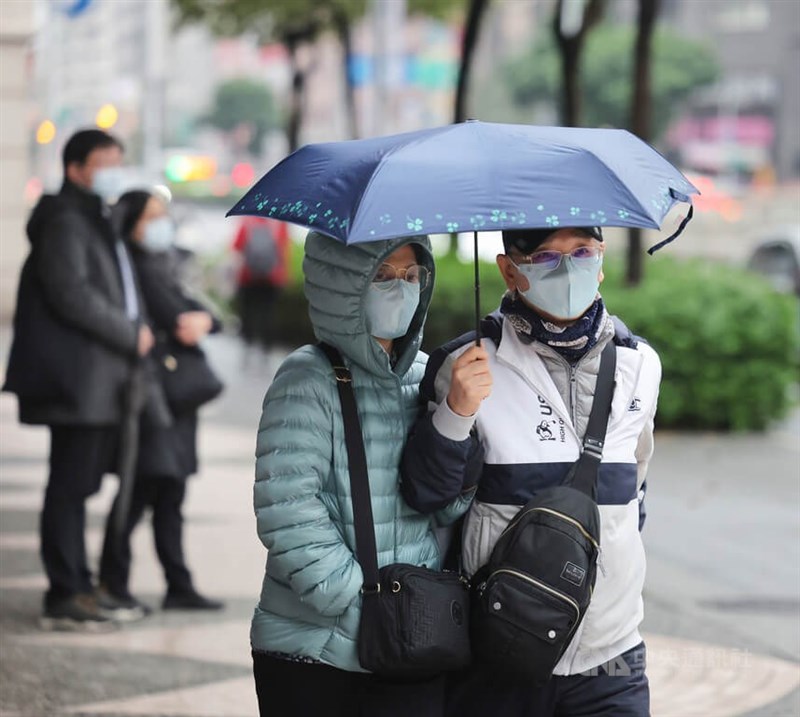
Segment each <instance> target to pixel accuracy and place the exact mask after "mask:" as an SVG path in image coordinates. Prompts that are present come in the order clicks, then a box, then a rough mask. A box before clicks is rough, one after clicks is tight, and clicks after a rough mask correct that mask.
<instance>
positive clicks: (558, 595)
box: [486, 568, 581, 625]
mask: <svg viewBox="0 0 800 717" xmlns="http://www.w3.org/2000/svg"><path fill="white" fill-rule="evenodd" d="M499 573H507V574H508V575H513V576H514V577H517V578H519V579H520V580H524V581H525V582H528V583H530V584H531V585H535V586H536V587H538V588H540V589H542V590H544V591H545V592H547V593H550V594H551V595H553V596H554V597H556V598H557V599H559V600H560V601H561V602H563V603H567V604H568V605H569V606H570V607H571V608H572V609H573V610H574V611H575V620H576V623H575V624H576V625H577V620H579V619H580V616H581V609H580V606H579V605H578V603H577V602H575V600H573V599H572V598H571V597H570V596H569V595H565V594H564V593H562V592H559V591H558V590H556V589H555V588H551V587H550V586H549V585H545V584H544V583H542V582H539V581H538V580H536V579H535V578H532V577H531V576H530V575H526V574H525V573H521V572H519V571H517V570H511V569H509V568H500V569H498V570H495V571H494V572H493V573H492V574H491V575H489V577H488V578H487V579H486V582H487V583H488V582H489V580H491V579H492V578H493V577H494V576H495V575H498V574H499Z"/></svg>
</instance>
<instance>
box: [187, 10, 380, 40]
mask: <svg viewBox="0 0 800 717" xmlns="http://www.w3.org/2000/svg"><path fill="white" fill-rule="evenodd" d="M171 2H172V5H173V7H175V9H176V10H177V14H178V20H179V22H180V23H184V24H187V23H195V22H203V23H205V24H206V25H208V26H209V27H210V28H211V30H212V31H213V32H215V33H217V34H218V35H223V36H231V35H241V34H243V33H245V32H252V33H255V34H256V35H258V36H259V38H260V40H261V41H262V42H286V41H287V40H292V41H299V40H304V41H309V40H313V39H314V37H316V35H317V34H319V33H320V32H322V31H323V30H326V29H329V28H330V27H331V26H332V24H333V21H334V17H335V16H336V15H337V14H341V15H344V16H345V17H347V18H348V19H349V20H353V19H355V18H358V17H361V16H362V15H363V14H364V13H365V12H366V7H367V0H269V1H268V2H267V1H266V0H171Z"/></svg>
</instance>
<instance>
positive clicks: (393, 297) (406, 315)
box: [364, 279, 419, 339]
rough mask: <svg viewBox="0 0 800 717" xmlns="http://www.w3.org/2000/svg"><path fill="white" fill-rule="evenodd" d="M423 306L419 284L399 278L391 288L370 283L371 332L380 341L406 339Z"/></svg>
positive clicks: (367, 312)
mask: <svg viewBox="0 0 800 717" xmlns="http://www.w3.org/2000/svg"><path fill="white" fill-rule="evenodd" d="M418 306H419V284H411V283H409V282H408V281H403V280H401V279H398V280H396V281H395V283H394V286H392V287H391V288H390V289H378V288H377V287H375V286H374V285H372V284H370V286H369V289H367V298H366V302H365V304H364V308H365V310H366V314H367V331H369V333H370V335H371V336H375V337H376V338H379V339H397V338H400V337H401V336H404V335H405V334H406V332H407V331H408V327H409V326H410V325H411V319H413V318H414V314H415V313H416V311H417V307H418Z"/></svg>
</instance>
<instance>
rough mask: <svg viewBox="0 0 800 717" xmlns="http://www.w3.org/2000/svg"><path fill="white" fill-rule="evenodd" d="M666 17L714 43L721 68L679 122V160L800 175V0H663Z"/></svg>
mask: <svg viewBox="0 0 800 717" xmlns="http://www.w3.org/2000/svg"><path fill="white" fill-rule="evenodd" d="M663 19H664V21H665V22H669V23H671V24H672V25H673V26H674V27H676V28H677V29H678V30H680V32H682V33H684V34H686V35H687V36H691V37H694V38H697V39H699V40H701V41H703V42H705V43H707V44H708V45H710V46H711V47H713V48H714V51H715V53H716V55H717V58H718V61H719V63H720V67H721V70H722V77H721V78H720V81H719V82H718V83H717V84H716V85H715V86H714V87H712V88H710V89H709V90H708V91H705V92H703V93H701V94H700V95H699V96H697V97H696V98H695V101H694V102H693V103H692V107H691V108H690V116H689V117H688V118H687V120H686V122H685V124H684V125H683V127H681V128H679V129H680V130H681V131H682V135H681V136H680V137H679V138H678V141H679V142H680V144H681V145H682V147H683V153H684V157H683V158H684V160H685V161H686V162H687V163H689V164H692V165H695V166H697V167H698V168H708V169H709V170H712V171H715V172H718V173H726V172H729V173H736V172H742V173H744V174H746V175H752V174H754V173H758V172H759V171H766V172H768V173H769V172H772V173H773V174H774V176H775V177H776V178H777V179H778V180H787V179H791V178H797V177H800V75H798V68H800V2H796V1H795V0H732V1H730V2H698V1H696V0H666V2H665V7H664V18H663Z"/></svg>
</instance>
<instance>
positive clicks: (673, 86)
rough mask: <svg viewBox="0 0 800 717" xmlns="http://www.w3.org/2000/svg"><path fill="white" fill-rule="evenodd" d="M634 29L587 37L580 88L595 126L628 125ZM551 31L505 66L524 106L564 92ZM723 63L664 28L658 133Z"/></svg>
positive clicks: (656, 59) (656, 79)
mask: <svg viewBox="0 0 800 717" xmlns="http://www.w3.org/2000/svg"><path fill="white" fill-rule="evenodd" d="M634 40H635V30H634V29H633V28H631V27H627V26H617V25H608V24H606V25H601V26H599V27H597V28H596V29H594V30H593V31H592V32H591V33H589V34H588V35H587V37H586V47H585V50H584V54H583V58H582V72H581V92H582V93H583V107H584V121H585V124H586V125H587V126H591V127H602V126H611V127H627V126H628V125H629V117H630V96H631V90H632V78H633V70H632V62H633V44H634ZM559 62H560V61H559V57H558V53H557V51H556V48H555V43H554V41H553V39H552V37H551V36H550V35H549V34H548V35H545V36H542V37H540V38H539V39H538V40H537V41H536V42H535V43H534V44H533V45H532V46H531V47H530V49H529V50H528V51H527V52H526V53H525V54H523V55H522V56H520V57H519V58H517V59H516V60H513V61H512V62H511V63H510V64H509V65H508V66H507V67H506V70H505V75H506V78H507V81H508V83H509V85H510V87H511V92H512V98H513V100H514V102H515V103H516V104H518V105H520V106H530V105H532V104H536V103H548V104H553V105H555V104H557V103H558V98H559V96H560V92H561V85H560V82H561V79H560V64H559ZM718 74H719V68H718V65H717V62H716V59H715V57H714V55H713V53H712V51H711V50H710V49H709V48H708V47H707V46H706V45H704V44H702V43H699V42H697V41H695V40H691V39H689V38H686V37H684V36H683V35H678V34H676V33H674V32H672V31H670V30H667V29H663V28H662V29H659V30H657V31H656V33H655V35H654V37H653V57H652V101H653V132H654V136H655V137H658V136H659V135H660V134H661V133H662V132H663V131H664V130H665V129H666V127H667V125H668V124H669V121H670V119H671V118H672V116H673V115H674V113H675V111H676V110H677V109H678V108H679V106H680V103H681V102H682V101H683V100H684V99H686V98H687V97H688V96H689V95H690V94H691V92H692V91H693V90H695V89H697V88H698V87H702V86H704V85H708V84H710V83H712V82H713V81H714V80H715V79H716V78H717V76H718Z"/></svg>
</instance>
